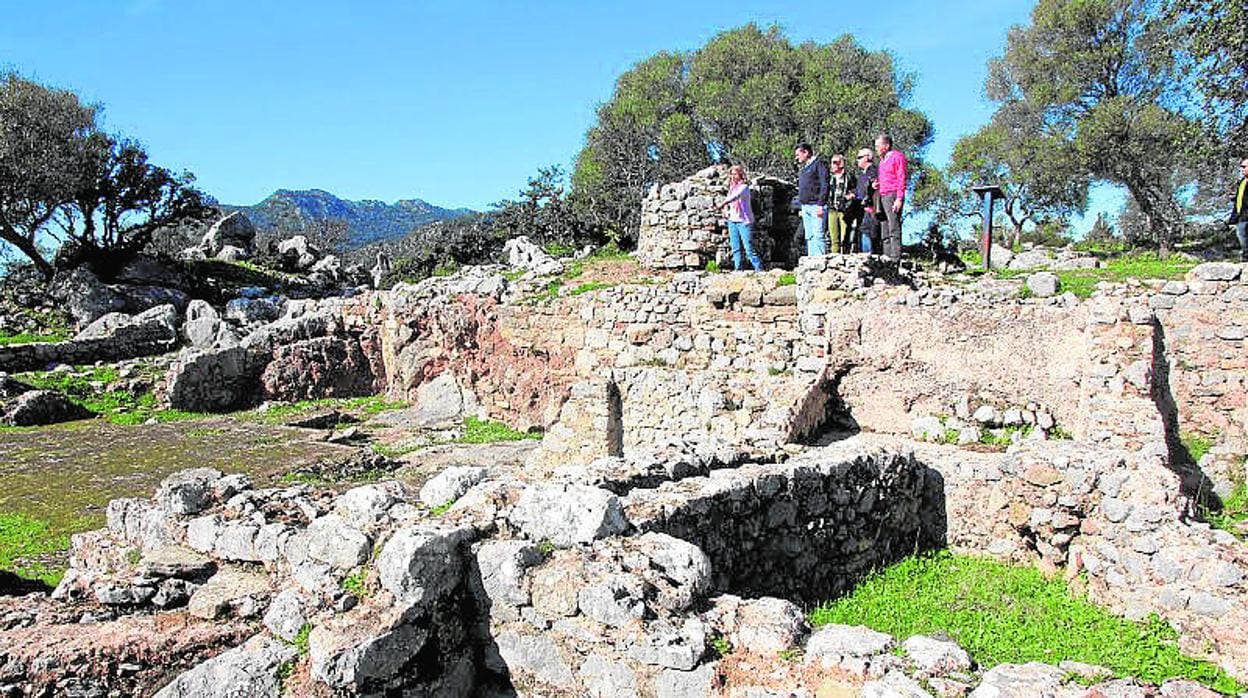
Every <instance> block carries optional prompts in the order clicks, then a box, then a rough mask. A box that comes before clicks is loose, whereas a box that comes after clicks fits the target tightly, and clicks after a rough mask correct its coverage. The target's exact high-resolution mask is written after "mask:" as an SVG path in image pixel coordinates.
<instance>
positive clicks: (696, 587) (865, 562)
mask: <svg viewBox="0 0 1248 698" xmlns="http://www.w3.org/2000/svg"><path fill="white" fill-rule="evenodd" d="M722 177H723V170H722V169H714V168H712V169H710V170H707V171H704V172H700V173H698V174H697V175H695V176H694V177H691V178H690V179H688V180H685V181H683V182H677V183H673V184H670V185H665V186H662V187H654V188H653V189H652V190H651V191H650V193H649V195H648V196H647V198H646V200H645V202H644V204H643V221H642V235H641V239H640V242H639V247H638V251H637V252H636V254H635V260H636V262H633V261H625V262H618V263H617V266H618V267H619V268H620V269H624V270H625V271H627V274H624V275H617V276H615V277H614V278H610V279H606V280H603V281H594V282H586V283H582V284H581V285H579V286H573V284H575V283H577V280H576V279H575V277H572V276H568V275H567V270H568V269H569V268H571V267H572V266H574V265H584V267H586V268H588V267H590V266H593V265H594V264H595V263H594V261H593V258H592V257H591V258H588V259H585V260H573V259H571V258H564V259H553V258H551V257H549V256H548V255H546V254H545V253H543V252H542V251H541V249H540V248H537V247H536V246H534V245H532V244H530V243H527V242H526V241H524V240H516V241H513V243H512V244H510V245H509V252H510V255H511V262H512V264H511V265H502V266H499V265H495V266H480V267H466V268H464V269H462V270H460V271H458V272H456V273H454V274H451V275H448V276H441V277H434V278H430V279H428V280H425V281H422V282H420V283H416V284H399V285H397V286H395V287H394V288H393V289H391V290H386V291H379V290H369V291H363V292H360V293H355V294H351V295H347V296H338V297H328V298H319V299H316V298H309V299H303V300H292V299H288V298H279V297H270V296H268V295H261V294H255V293H253V294H250V296H247V297H242V298H240V299H238V300H237V301H231V304H230V305H229V307H228V309H227V310H226V311H225V312H224V314H222V313H219V312H218V311H217V310H216V309H214V307H213V306H212V305H210V304H208V303H205V302H203V301H191V303H190V304H189V305H187V304H182V305H181V306H180V307H176V308H175V305H164V306H156V307H155V308H154V309H152V310H148V311H145V312H143V313H141V314H135V315H124V314H115V315H112V316H108V317H110V318H111V319H110V320H109V321H108V322H106V323H103V324H100V323H96V324H94V325H92V327H94V328H95V329H94V330H93V331H92V332H90V333H84V334H83V335H80V336H79V337H77V338H75V339H72V340H67V341H64V342H60V343H53V344H25V345H23V344H15V345H10V346H4V347H0V370H5V371H9V372H11V373H16V372H19V371H28V370H31V369H32V368H34V367H36V366H43V365H46V364H48V363H50V362H61V363H66V364H90V363H92V362H95V361H104V362H109V361H117V360H121V359H123V358H127V357H136V356H144V355H164V356H168V357H169V360H168V361H167V362H166V364H165V366H166V369H165V370H164V373H163V374H162V375H161V376H160V377H159V379H158V380H157V385H156V393H157V395H158V396H159V399H160V400H161V401H162V404H166V405H168V406H169V407H171V408H173V409H180V410H187V411H200V412H221V411H227V410H233V409H240V408H246V407H250V406H252V405H255V404H257V403H259V402H261V401H297V400H309V399H313V400H315V399H322V398H353V397H358V396H369V395H375V394H384V395H385V396H386V397H387V398H388V399H389V400H392V401H401V402H402V403H404V404H406V405H408V407H406V408H404V409H402V410H398V411H394V412H383V413H381V414H379V415H377V416H376V417H375V419H378V420H389V426H390V427H391V428H392V430H396V431H397V432H399V433H402V434H403V435H404V436H405V438H406V437H412V436H414V435H417V434H422V433H429V432H436V431H437V430H438V429H444V428H446V427H447V425H459V424H461V423H462V422H463V420H464V419H465V418H470V419H477V420H493V421H496V422H501V423H504V424H507V425H509V426H510V427H511V428H512V429H514V430H517V431H518V432H526V431H527V432H529V434H530V435H531V436H534V437H540V438H533V439H527V440H524V441H518V442H512V443H511V445H507V444H499V445H493V446H491V445H483V446H478V447H467V446H465V447H462V448H461V450H459V451H456V450H455V449H454V448H452V449H449V450H447V449H446V448H445V447H439V446H437V443H436V440H435V441H431V442H430V443H433V444H434V445H433V446H432V447H431V448H430V449H429V450H422V449H419V448H413V449H410V450H407V451H406V452H404V453H402V454H401V455H400V457H399V458H398V460H399V461H400V462H399V465H401V466H402V467H401V468H399V469H397V470H395V469H393V468H391V469H383V470H382V471H381V472H380V473H377V472H373V474H372V475H371V476H370V477H368V478H365V479H364V480H362V481H356V482H351V481H349V480H347V481H338V482H321V481H313V480H308V481H303V480H299V479H291V478H286V479H274V478H268V479H265V478H262V477H254V478H253V477H252V476H250V475H246V474H242V473H240V472H236V471H231V470H230V469H229V468H228V467H223V466H214V467H193V468H189V469H184V470H179V471H177V472H174V473H173V474H170V475H168V477H165V478H164V479H163V481H161V482H160V483H159V486H158V487H156V488H155V489H154V491H150V490H149V491H148V492H147V493H146V495H144V496H139V497H127V498H118V499H114V500H113V501H111V502H108V504H107V509H106V515H105V516H104V517H103V518H104V519H105V520H106V525H104V527H102V528H99V529H98V530H93V531H90V532H86V533H78V534H75V535H73V537H72V543H71V549H70V553H69V557H68V570H67V571H66V572H65V573H64V575H63V577H62V578H60V580H59V583H58V584H57V585H56V587H55V589H54V590H51V591H50V592H47V591H39V590H32V591H30V592H29V593H25V594H20V593H19V594H14V595H10V596H6V597H3V598H0V695H5V696H54V695H57V696H60V695H64V696H82V697H86V696H129V695H144V696H146V695H155V696H159V697H161V698H175V697H185V698H191V697H195V696H221V697H225V696H278V695H304V696H340V695H341V696H346V695H367V696H477V695H480V696H504V695H525V696H612V697H615V696H619V697H623V696H664V697H672V698H676V697H694V696H721V695H723V696H812V697H813V696H850V695H864V696H972V697H975V698H989V697H998V696H1017V697H1019V698H1022V697H1024V696H1054V697H1056V696H1071V697H1072V698H1073V697H1075V696H1107V697H1108V696H1141V697H1143V696H1166V697H1169V698H1178V697H1180V696H1197V697H1199V696H1216V695H1220V693H1218V692H1216V691H1214V690H1213V689H1212V688H1210V687H1209V686H1206V685H1202V684H1200V683H1197V682H1196V681H1193V680H1190V679H1183V678H1171V679H1168V680H1166V681H1161V682H1157V683H1149V682H1148V681H1145V680H1142V679H1140V678H1138V677H1131V676H1115V675H1114V672H1101V670H1098V669H1097V668H1096V667H1088V666H1086V665H1079V664H1077V663H1072V662H1064V661H1057V660H1055V661H1053V662H1051V663H1041V662H1032V663H1024V664H1009V663H1005V664H996V665H994V666H985V665H983V664H981V663H980V660H979V659H978V658H972V657H971V656H969V655H968V653H967V652H966V651H965V650H964V649H963V648H961V647H959V645H958V644H957V643H956V642H955V641H954V640H953V638H950V637H947V636H943V637H942V636H938V635H937V636H930V635H914V636H912V637H894V636H891V635H888V634H885V633H880V632H877V631H875V630H871V629H869V628H867V627H863V626H851V625H840V624H835V623H832V624H823V625H819V626H818V627H812V624H811V621H810V616H809V612H810V611H811V610H812V609H813V608H815V607H816V606H818V605H819V604H820V603H823V602H825V601H827V600H830V599H836V598H838V597H841V596H844V595H846V594H849V593H851V592H852V591H853V590H854V589H855V587H856V586H857V585H859V584H860V583H861V582H862V581H863V580H864V579H867V578H868V577H869V576H870V575H872V574H873V573H875V572H877V571H879V570H882V569H885V568H887V567H888V566H889V565H891V564H893V563H896V562H899V561H901V560H903V559H906V558H909V557H912V556H915V555H924V554H937V553H940V552H941V551H949V552H952V553H954V554H957V555H970V556H977V557H986V558H991V559H994V560H997V561H1001V562H1004V563H1009V564H1011V565H1016V566H1022V567H1028V568H1034V569H1036V570H1039V571H1040V572H1042V573H1043V574H1044V575H1046V576H1048V577H1050V578H1053V579H1059V580H1064V582H1065V583H1067V584H1069V586H1070V587H1071V588H1072V589H1074V590H1076V591H1077V593H1079V594H1081V595H1084V596H1086V598H1087V599H1089V600H1090V601H1092V602H1093V603H1094V604H1096V605H1097V606H1099V607H1101V608H1103V609H1105V610H1106V611H1108V612H1109V613H1112V614H1113V615H1115V616H1117V617H1120V618H1125V619H1129V620H1131V621H1141V622H1143V621H1148V620H1149V619H1150V618H1152V619H1154V622H1157V623H1161V624H1163V625H1164V626H1167V627H1168V628H1170V629H1171V630H1170V631H1169V632H1173V633H1174V634H1175V635H1176V636H1177V643H1178V647H1179V648H1180V649H1181V650H1182V652H1184V653H1185V654H1187V655H1190V656H1191V657H1193V658H1195V659H1199V660H1203V661H1204V662H1207V663H1208V665H1209V666H1210V667H1211V670H1213V671H1217V672H1220V674H1219V675H1222V676H1224V677H1226V680H1227V681H1232V682H1233V681H1234V680H1238V681H1245V680H1248V631H1246V630H1245V629H1246V628H1248V548H1245V545H1244V542H1243V541H1242V540H1241V539H1240V538H1238V537H1237V535H1236V534H1235V533H1234V532H1232V531H1227V530H1223V529H1222V528H1219V527H1216V526H1212V525H1210V523H1209V522H1208V521H1207V520H1206V518H1205V513H1206V512H1208V511H1209V510H1210V507H1214V506H1217V502H1219V501H1220V498H1225V497H1228V496H1230V495H1231V494H1232V492H1233V491H1234V490H1235V488H1236V487H1242V483H1243V479H1244V465H1243V459H1242V454H1243V453H1244V452H1245V447H1246V446H1248V434H1246V433H1245V430H1246V427H1248V404H1246V400H1245V399H1246V397H1248V380H1246V379H1248V370H1246V369H1248V354H1245V351H1244V342H1245V337H1246V331H1248V265H1241V264H1233V263H1204V264H1199V265H1196V266H1194V267H1193V268H1191V270H1190V272H1188V273H1187V276H1186V279H1185V280H1169V281H1165V282H1160V281H1149V280H1147V279H1143V280H1130V281H1127V282H1124V283H1102V284H1100V285H1099V286H1098V287H1097V288H1096V290H1095V292H1094V293H1092V294H1091V295H1090V296H1089V297H1086V298H1081V297H1077V296H1076V295H1074V294H1072V293H1070V292H1062V291H1061V289H1060V288H1057V289H1055V288H1046V285H1051V283H1049V282H1050V281H1051V280H1050V279H1049V277H1053V278H1052V280H1056V276H1055V275H1054V274H1052V273H1051V272H1047V271H1038V272H1034V273H1031V274H1029V275H1023V276H1017V277H1008V276H1003V277H1001V278H998V277H995V276H992V275H985V276H982V277H971V278H970V279H969V280H967V279H965V278H964V280H963V281H962V282H956V281H952V280H946V279H944V278H942V277H941V276H940V275H939V274H935V275H933V274H931V273H927V272H920V271H918V270H916V269H914V268H912V267H911V265H910V264H909V263H907V264H905V265H902V266H901V268H899V267H898V265H897V264H896V263H895V262H889V261H888V260H885V259H883V258H880V257H876V256H872V255H865V254H852V255H829V256H826V257H806V256H799V254H800V250H797V251H795V250H794V249H793V245H794V242H793V229H794V221H793V220H792V216H790V215H789V214H788V213H786V212H782V211H783V209H782V207H773V204H771V203H764V211H765V218H766V220H765V222H763V223H762V224H761V225H760V228H761V229H764V230H766V231H768V234H767V235H766V236H765V245H763V247H764V249H765V252H766V256H767V258H768V259H769V260H771V261H773V263H774V264H775V266H777V268H776V269H775V270H773V271H768V272H757V273H756V272H748V273H716V272H708V271H705V270H703V269H704V267H705V266H706V263H707V262H708V261H711V260H715V259H721V260H722V259H723V255H724V253H725V248H724V245H725V243H724V240H723V231H722V228H720V229H717V227H716V225H715V223H714V221H712V220H710V219H709V217H707V216H704V215H703V213H702V212H703V211H706V210H707V208H708V207H707V206H706V205H705V204H706V202H705V201H702V200H701V199H702V198H706V197H710V196H713V195H714V194H715V192H716V191H717V189H716V187H721V188H722ZM765 184H766V183H765ZM783 187H784V184H783V183H780V182H776V183H772V184H766V185H765V186H760V189H762V190H764V191H766V192H768V194H767V196H764V197H762V198H764V199H767V200H769V201H770V200H771V199H776V200H781V199H784V198H786V197H787V196H789V194H788V193H787V192H785V191H783ZM773 191H774V192H775V193H774V196H773V195H772V194H771V193H770V192H773ZM768 197H771V198H770V199H768ZM1026 254H1031V255H1033V256H1039V257H1041V258H1042V261H1041V262H1040V263H1036V264H1035V265H1034V266H1042V265H1049V266H1048V268H1050V269H1061V268H1064V267H1063V265H1068V266H1067V267H1066V268H1077V267H1080V266H1086V265H1087V264H1088V263H1089V262H1090V263H1091V264H1093V265H1094V264H1095V260H1092V259H1091V258H1080V257H1078V256H1072V255H1068V254H1066V253H1063V252H1058V253H1053V252H1049V251H1045V250H1036V251H1035V252H1032V253H1024V255H1026ZM1046 255H1047V256H1046ZM1063 255H1065V256H1063ZM1020 256H1023V255H1020ZM638 263H640V265H639V264H638ZM607 266H609V265H607ZM578 268H579V267H578ZM786 268H789V269H791V271H786ZM561 275H563V276H561ZM561 278H562V279H564V280H565V281H564V282H562V285H561V282H560V281H559V279H561ZM585 278H589V277H585ZM1022 289H1027V290H1026V291H1022ZM92 319H94V318H92ZM170 352H173V353H170ZM5 381H6V383H4V385H5V390H9V391H12V392H13V393H14V395H15V396H16V397H14V398H13V400H12V402H13V403H21V404H11V405H9V403H6V405H9V406H7V407H6V408H5V409H6V415H12V414H18V415H21V414H29V413H31V412H32V411H33V412H38V410H39V409H40V407H39V404H40V403H54V402H56V401H55V399H54V396H50V395H47V394H46V393H47V392H48V391H35V390H26V389H23V388H22V387H21V386H20V381H19V380H18V379H15V378H8V377H6V378H5ZM15 386H16V387H15ZM6 397H12V396H7V394H6ZM31 403H34V404H31ZM58 404H59V403H58ZM61 407H62V408H63V407H64V405H61ZM42 409H45V410H51V411H52V412H53V413H55V411H56V409H59V408H57V407H56V405H51V406H50V407H49V406H48V405H45V406H44V407H43V408H42ZM54 416H55V415H54ZM78 416H81V415H78ZM44 417H45V419H44V421H57V420H56V419H47V418H46V415H44ZM70 417H72V415H70V416H66V417H64V418H70ZM333 417H334V415H330V416H329V421H328V422H327V424H328V426H327V427H325V426H324V425H322V427H323V428H328V429H333V428H335V427H336V426H338V425H337V423H336V422H335V421H334V419H333ZM305 421H306V420H305ZM312 421H315V420H312ZM10 423H37V422H20V421H18V422H14V421H10ZM370 423H371V422H370ZM303 427H305V431H306V428H308V427H315V425H312V424H311V423H310V422H309V423H306V424H304V425H303ZM1191 431H1201V432H1203V433H1216V434H1218V435H1219V436H1218V440H1217V443H1216V444H1215V445H1214V446H1213V447H1212V448H1211V449H1209V450H1208V452H1207V453H1205V454H1203V456H1202V457H1200V458H1199V460H1198V461H1195V460H1194V459H1193V458H1191V457H1190V454H1189V453H1188V451H1187V450H1186V449H1185V448H1184V446H1183V443H1182V442H1181V439H1180V434H1186V433H1189V432H1191ZM439 448H442V450H441V451H439V450H438V449H439ZM357 450H358V449H357ZM377 452H378V453H384V451H383V450H381V449H377ZM433 453H440V454H441V455H439V456H438V457H436V458H435V457H434V456H433V455H430V454H433ZM383 460H384V459H383ZM411 472H419V473H420V476H419V477H408V476H405V474H410V473H411ZM344 482H345V484H344ZM1070 632H1073V633H1078V632H1080V629H1079V628H1072V629H1071V630H1070ZM1240 685H1243V684H1240Z"/></svg>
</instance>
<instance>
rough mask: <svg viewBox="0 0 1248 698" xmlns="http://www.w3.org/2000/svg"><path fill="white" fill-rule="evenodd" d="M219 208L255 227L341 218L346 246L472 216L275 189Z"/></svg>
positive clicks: (408, 203)
mask: <svg viewBox="0 0 1248 698" xmlns="http://www.w3.org/2000/svg"><path fill="white" fill-rule="evenodd" d="M221 208H223V209H226V210H230V211H243V212H244V213H246V214H247V217H248V218H250V219H251V220H252V222H253V223H255V224H256V226H257V227H259V228H267V227H277V226H283V227H285V228H287V229H289V230H300V229H302V228H304V227H305V226H306V225H308V224H309V223H312V222H315V221H322V220H329V219H334V218H337V219H341V220H343V221H346V223H347V226H348V228H349V229H350V231H351V234H350V238H349V243H348V244H350V245H351V246H352V247H356V246H359V245H365V244H368V243H370V242H374V241H376V240H384V239H387V238H396V237H401V236H403V235H405V234H407V233H408V232H410V231H411V230H412V228H415V227H418V226H422V225H427V224H429V223H433V222H436V221H442V220H448V219H451V218H456V217H458V216H464V215H468V214H471V213H474V211H472V210H471V209H466V208H456V209H447V208H442V207H440V206H434V205H433V204H431V203H428V202H426V201H421V200H420V199H404V200H402V201H397V202H395V203H393V204H387V203H385V202H384V201H369V200H365V201H348V200H346V199H340V198H338V197H337V196H334V195H333V194H331V193H329V192H327V191H322V190H320V189H309V190H307V191H291V190H289V189H278V190H277V191H275V192H273V194H272V195H270V196H269V197H268V198H267V199H265V200H264V201H261V202H260V203H258V204H256V205H254V206H229V205H223V206H221Z"/></svg>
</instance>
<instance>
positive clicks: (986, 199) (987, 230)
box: [971, 184, 1005, 271]
mask: <svg viewBox="0 0 1248 698" xmlns="http://www.w3.org/2000/svg"><path fill="white" fill-rule="evenodd" d="M971 191H973V192H975V193H976V194H978V195H979V198H980V199H981V203H982V206H983V208H982V209H981V211H982V212H983V216H984V235H983V237H982V238H980V241H979V256H980V257H981V258H982V259H983V262H984V271H988V270H989V269H991V268H992V203H993V202H994V201H996V200H997V199H1004V198H1005V192H1004V191H1002V190H1001V187H999V186H997V185H995V184H981V185H978V186H974V187H971Z"/></svg>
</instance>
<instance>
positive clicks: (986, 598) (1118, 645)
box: [810, 552, 1243, 693]
mask: <svg viewBox="0 0 1248 698" xmlns="http://www.w3.org/2000/svg"><path fill="white" fill-rule="evenodd" d="M810 620H811V623H812V625H815V626H821V625H827V624H829V623H841V624H847V625H866V626H869V627H872V628H874V629H876V630H879V631H881V632H886V633H889V634H891V635H893V636H895V637H898V638H907V637H910V636H912V635H915V634H931V633H938V632H940V633H946V634H948V635H949V636H950V637H951V638H952V639H953V640H954V641H955V642H957V643H958V644H959V645H961V646H962V647H963V648H964V649H965V650H966V651H967V652H968V653H970V655H971V657H972V658H974V659H975V661H976V662H978V663H979V664H980V665H981V666H983V667H985V668H988V667H992V666H995V665H997V664H1007V663H1026V662H1032V661H1039V662H1045V663H1048V664H1057V663H1058V662H1061V661H1063V660H1072V661H1078V662H1086V663H1088V664H1095V665H1099V666H1104V667H1106V668H1108V669H1110V670H1111V671H1113V672H1114V674H1115V675H1116V676H1122V677H1126V676H1135V677H1138V678H1141V679H1143V680H1145V681H1148V682H1150V683H1154V684H1160V683H1162V682H1163V681H1165V680H1166V679H1169V678H1173V677H1186V678H1190V679H1194V680H1196V681H1199V682H1201V683H1203V684H1205V685H1207V686H1210V687H1211V688H1214V689H1216V690H1218V691H1221V692H1223V693H1234V692H1236V691H1240V690H1243V687H1242V686H1240V685H1239V684H1238V683H1237V682H1236V681H1235V680H1234V679H1233V678H1231V677H1230V676H1229V675H1227V674H1226V673H1225V672H1223V671H1222V670H1221V669H1219V668H1218V667H1217V666H1216V665H1214V664H1212V663H1210V662H1206V661H1201V660H1197V659H1193V658H1191V657H1188V656H1185V655H1183V654H1182V653H1181V652H1179V649H1178V645H1177V643H1176V639H1177V634H1176V633H1175V632H1174V630H1173V629H1171V628H1170V626H1169V625H1167V624H1166V623H1165V622H1164V621H1162V620H1160V619H1158V618H1156V617H1153V618H1152V619H1151V620H1150V621H1149V622H1148V623H1135V622H1132V621H1129V620H1125V619H1122V618H1118V617H1116V616H1113V615H1112V614H1110V613H1109V612H1108V611H1105V610H1104V609H1101V608H1099V607H1097V606H1095V605H1093V604H1092V603H1091V602H1089V601H1087V600H1086V599H1084V598H1081V597H1079V596H1076V595H1074V594H1072V593H1071V591H1070V590H1069V589H1068V588H1067V586H1066V584H1065V583H1063V582H1062V581H1061V580H1056V579H1053V580H1050V579H1046V578H1045V577H1044V575H1042V574H1041V573H1040V572H1039V571H1037V570H1035V569H1032V568H1026V567H1014V566H1011V565H1006V564H1003V563H1000V562H997V561H994V560H989V559H986V558H977V557H969V556H960V555H957V556H955V555H953V554H951V553H949V552H939V553H934V554H930V555H919V556H915V557H911V558H908V559H906V560H903V561H901V562H899V563H897V564H895V565H893V566H891V567H889V568H887V569H885V570H883V571H882V572H879V573H877V574H875V575H872V576H871V577H869V578H868V579H866V580H865V581H864V582H862V583H861V584H859V585H858V587H857V588H856V589H855V590H854V591H853V593H851V594H850V595H848V596H845V597H843V598H841V599H838V600H836V601H831V602H828V603H825V604H823V605H821V606H819V607H818V608H816V609H815V610H814V611H813V612H812V613H811V616H810Z"/></svg>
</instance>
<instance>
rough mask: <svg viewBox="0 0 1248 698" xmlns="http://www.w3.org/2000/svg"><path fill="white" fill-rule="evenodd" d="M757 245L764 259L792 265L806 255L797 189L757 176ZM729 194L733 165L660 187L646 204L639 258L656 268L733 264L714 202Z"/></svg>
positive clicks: (754, 195)
mask: <svg viewBox="0 0 1248 698" xmlns="http://www.w3.org/2000/svg"><path fill="white" fill-rule="evenodd" d="M750 191H751V198H752V200H753V203H754V215H755V223H754V245H755V248H756V249H757V251H758V253H759V256H760V257H762V259H763V261H764V263H769V264H772V265H775V266H781V267H786V268H792V267H793V266H794V265H795V264H796V263H797V259H798V257H800V256H801V255H803V254H805V242H804V241H803V240H802V236H801V235H800V234H798V233H797V230H798V227H799V225H800V222H799V219H798V217H797V214H796V212H794V211H792V210H790V208H789V205H790V202H791V201H792V199H793V195H794V194H795V193H796V192H797V190H796V188H795V187H794V186H793V185H792V184H791V183H788V182H783V181H781V180H776V179H771V178H758V179H755V180H754V181H753V182H751V183H750ZM727 193H728V167H727V166H725V165H715V166H712V167H708V168H706V169H704V170H702V171H700V172H698V173H696V174H694V175H693V176H691V177H689V178H687V179H685V180H683V181H681V182H676V183H673V184H664V185H655V186H652V187H651V188H650V191H649V192H647V194H646V196H645V197H644V198H643V199H642V203H641V230H640V232H639V234H638V239H637V258H638V260H639V261H641V263H642V264H645V265H646V266H648V267H651V268H655V269H702V268H703V267H704V266H706V263H707V262H708V261H712V260H714V261H717V262H718V263H719V264H720V266H721V267H722V268H731V265H732V261H731V260H732V257H731V254H730V251H729V246H728V232H727V227H726V225H725V224H724V222H723V217H722V214H721V213H720V211H719V210H718V209H717V208H715V202H716V201H719V200H721V199H723V198H724V196H725V195H727Z"/></svg>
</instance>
